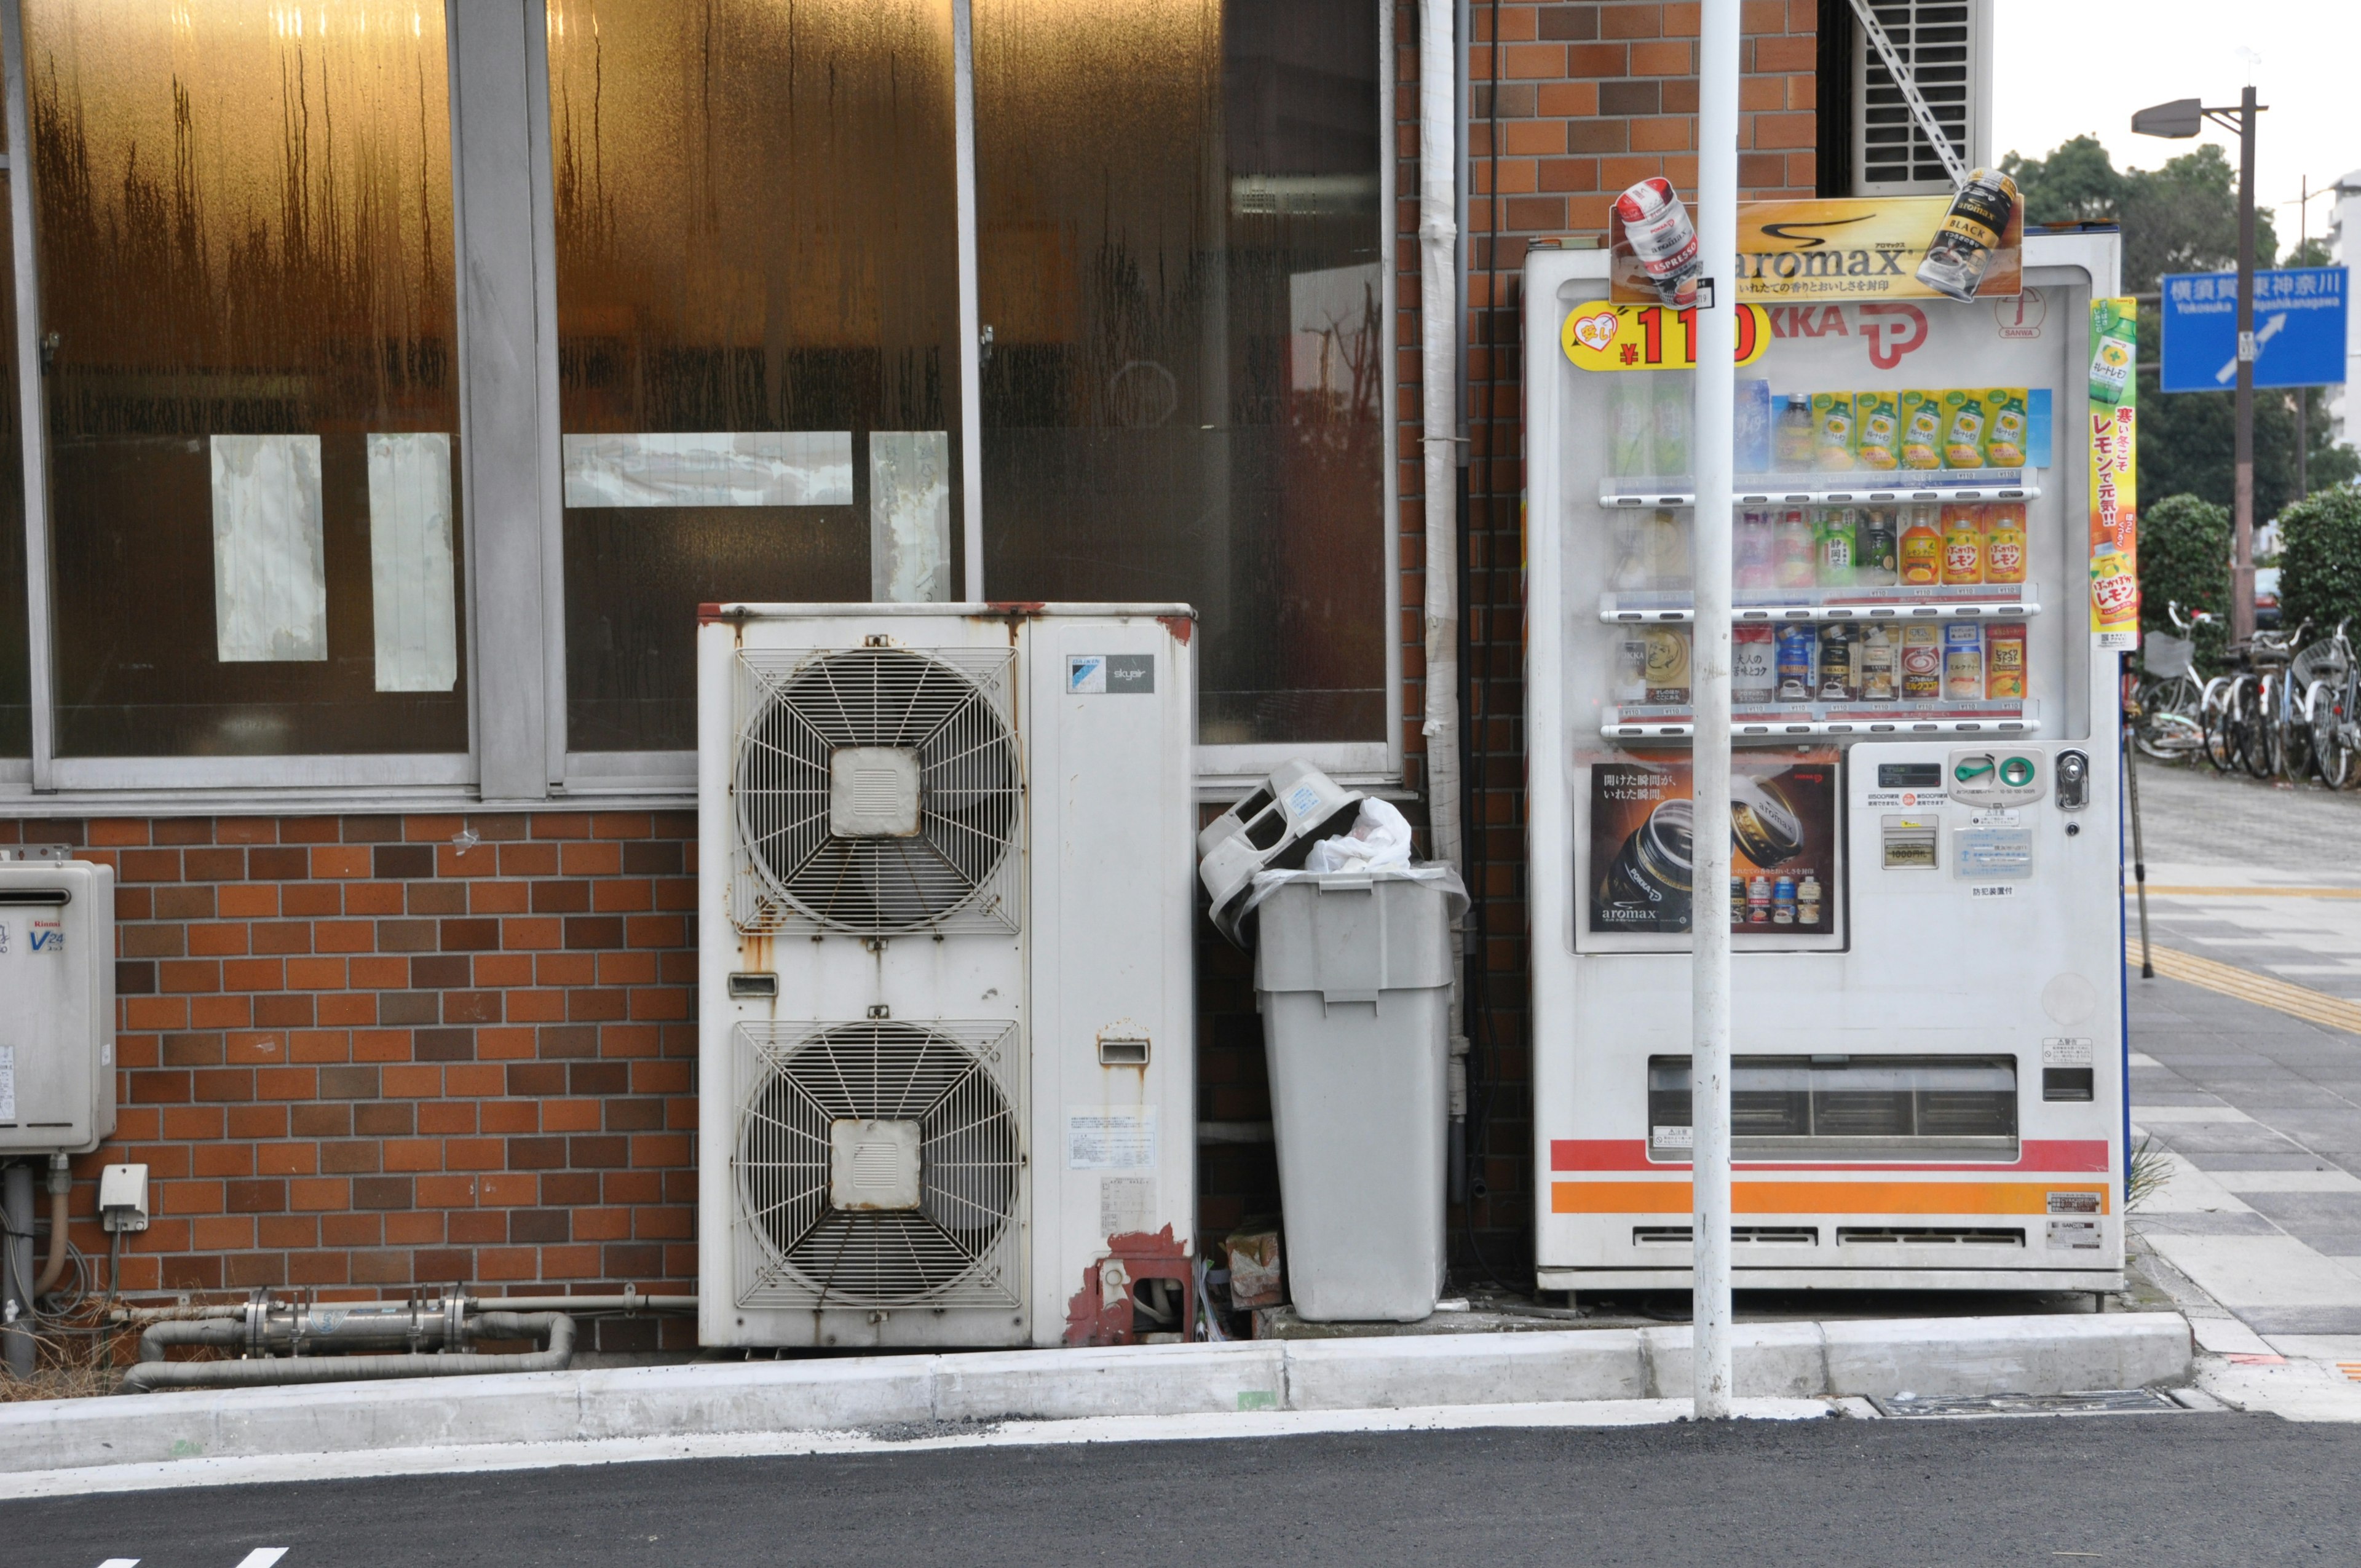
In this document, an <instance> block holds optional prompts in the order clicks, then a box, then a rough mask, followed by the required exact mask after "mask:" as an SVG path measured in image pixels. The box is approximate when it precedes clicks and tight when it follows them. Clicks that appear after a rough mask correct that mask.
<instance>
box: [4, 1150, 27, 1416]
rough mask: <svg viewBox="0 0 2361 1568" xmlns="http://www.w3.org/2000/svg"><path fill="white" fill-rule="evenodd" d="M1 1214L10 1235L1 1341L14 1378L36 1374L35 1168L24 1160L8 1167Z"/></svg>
mask: <svg viewBox="0 0 2361 1568" xmlns="http://www.w3.org/2000/svg"><path fill="white" fill-rule="evenodd" d="M0 1215H5V1217H6V1219H7V1223H8V1234H7V1235H6V1237H5V1239H0V1340H5V1359H6V1362H7V1366H8V1375H9V1376H12V1377H20V1378H21V1377H30V1376H32V1375H33V1350H34V1344H33V1323H32V1318H33V1299H32V1290H33V1168H32V1167H31V1166H30V1165H28V1164H27V1163H26V1162H25V1161H23V1160H17V1161H16V1162H15V1163H14V1164H12V1165H10V1166H9V1167H8V1172H7V1176H6V1179H5V1188H0Z"/></svg>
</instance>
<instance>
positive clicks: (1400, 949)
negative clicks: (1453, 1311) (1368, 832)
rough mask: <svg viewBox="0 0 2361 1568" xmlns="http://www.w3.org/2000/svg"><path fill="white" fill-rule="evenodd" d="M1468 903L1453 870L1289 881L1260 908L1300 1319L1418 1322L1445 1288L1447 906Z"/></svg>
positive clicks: (1292, 1277)
mask: <svg viewBox="0 0 2361 1568" xmlns="http://www.w3.org/2000/svg"><path fill="white" fill-rule="evenodd" d="M1436 870H1440V868H1436ZM1260 891H1261V890H1259V889H1258V890H1257V892H1260ZM1455 899H1456V900H1457V901H1459V902H1460V903H1461V904H1462V905H1464V904H1465V901H1466V894H1465V892H1464V891H1462V889H1461V888H1460V886H1459V881H1458V878H1457V877H1456V876H1455V875H1452V874H1451V873H1449V872H1447V871H1444V872H1442V874H1441V875H1440V876H1438V875H1436V874H1435V872H1434V871H1428V872H1424V873H1423V874H1422V872H1420V871H1416V870H1413V871H1410V872H1382V871H1381V872H1324V873H1313V872H1294V873H1290V874H1289V875H1287V876H1286V877H1285V878H1284V880H1281V881H1279V882H1278V883H1277V885H1275V886H1272V887H1271V888H1270V889H1269V891H1268V894H1265V895H1264V896H1263V897H1262V898H1261V899H1260V901H1259V904H1258V907H1257V921H1258V924H1259V927H1260V935H1259V937H1258V939H1257V947H1256V949H1255V1000H1256V1003H1257V1005H1258V1006H1259V1007H1260V1008H1261V1010H1262V1027H1263V1038H1264V1040H1265V1042H1266V1043H1267V1044H1268V1047H1269V1058H1270V1092H1271V1114H1272V1119H1273V1122H1274V1124H1275V1127H1276V1131H1277V1135H1278V1141H1279V1197H1280V1201H1281V1203H1282V1205H1283V1206H1284V1208H1285V1210H1286V1216H1287V1243H1286V1256H1287V1274H1288V1281H1289V1288H1290V1295H1291V1296H1292V1298H1293V1299H1294V1302H1295V1309H1296V1310H1297V1311H1298V1312H1299V1313H1301V1315H1302V1316H1303V1317H1305V1318H1307V1319H1311V1320H1313V1321H1339V1320H1345V1321H1355V1320H1357V1321H1392V1322H1402V1323H1408V1322H1416V1321H1418V1320H1420V1319H1421V1318H1423V1317H1425V1316H1427V1315H1428V1314H1429V1313H1431V1312H1433V1310H1434V1303H1435V1299H1436V1298H1437V1297H1438V1296H1439V1295H1440V1294H1441V1292H1442V1288H1443V1282H1444V1268H1445V1259H1444V1221H1443V1203H1444V1110H1445V1100H1444V1094H1445V1090H1444V1079H1445V1061H1446V1058H1447V1054H1448V1052H1449V1048H1450V1039H1449V1034H1450V1026H1451V919H1452V915H1453V910H1452V903H1453V901H1454V900H1455Z"/></svg>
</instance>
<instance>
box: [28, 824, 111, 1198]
mask: <svg viewBox="0 0 2361 1568" xmlns="http://www.w3.org/2000/svg"><path fill="white" fill-rule="evenodd" d="M114 1131H115V868H114V867H112V866H102V865H93V864H92V863H90V862H88V861H66V860H47V859H41V860H31V859H27V860H16V859H10V860H5V861H0V1155H16V1154H86V1153H88V1152H89V1151H90V1150H92V1149H94V1148H96V1147H97V1146H98V1145H99V1140H100V1139H102V1138H104V1137H105V1136H107V1135H109V1134H111V1133H113V1132H114Z"/></svg>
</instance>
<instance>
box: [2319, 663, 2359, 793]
mask: <svg viewBox="0 0 2361 1568" xmlns="http://www.w3.org/2000/svg"><path fill="white" fill-rule="evenodd" d="M2310 696H2311V697H2312V767H2313V768H2314V770H2316V771H2317V772H2318V773H2319V774H2320V782H2321V783H2323V784H2326V785H2327V786H2328V787H2329V788H2331V789H2345V788H2349V787H2350V786H2351V784H2352V783H2353V762H2354V747H2353V742H2352V739H2351V734H2352V728H2353V727H2352V723H2351V714H2350V711H2349V709H2350V704H2349V702H2348V700H2347V699H2346V696H2345V693H2344V692H2342V691H2341V690H2338V689H2336V688H2335V687H2333V686H2331V685H2329V684H2328V683H2327V682H2326V681H2316V682H2314V683H2313V684H2312V691H2311V693H2310Z"/></svg>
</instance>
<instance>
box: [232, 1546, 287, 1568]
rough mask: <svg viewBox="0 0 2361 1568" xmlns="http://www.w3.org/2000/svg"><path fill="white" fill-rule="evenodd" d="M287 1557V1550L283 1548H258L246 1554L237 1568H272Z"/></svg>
mask: <svg viewBox="0 0 2361 1568" xmlns="http://www.w3.org/2000/svg"><path fill="white" fill-rule="evenodd" d="M286 1555H287V1549H286V1548H285V1547H283V1546H258V1547H256V1548H255V1549H254V1550H253V1551H251V1552H247V1554H246V1556H245V1558H244V1559H243V1560H242V1561H241V1562H240V1563H238V1565H237V1568H270V1565H271V1564H272V1563H276V1562H278V1561H279V1560H280V1558H282V1557H284V1556H286Z"/></svg>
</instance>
